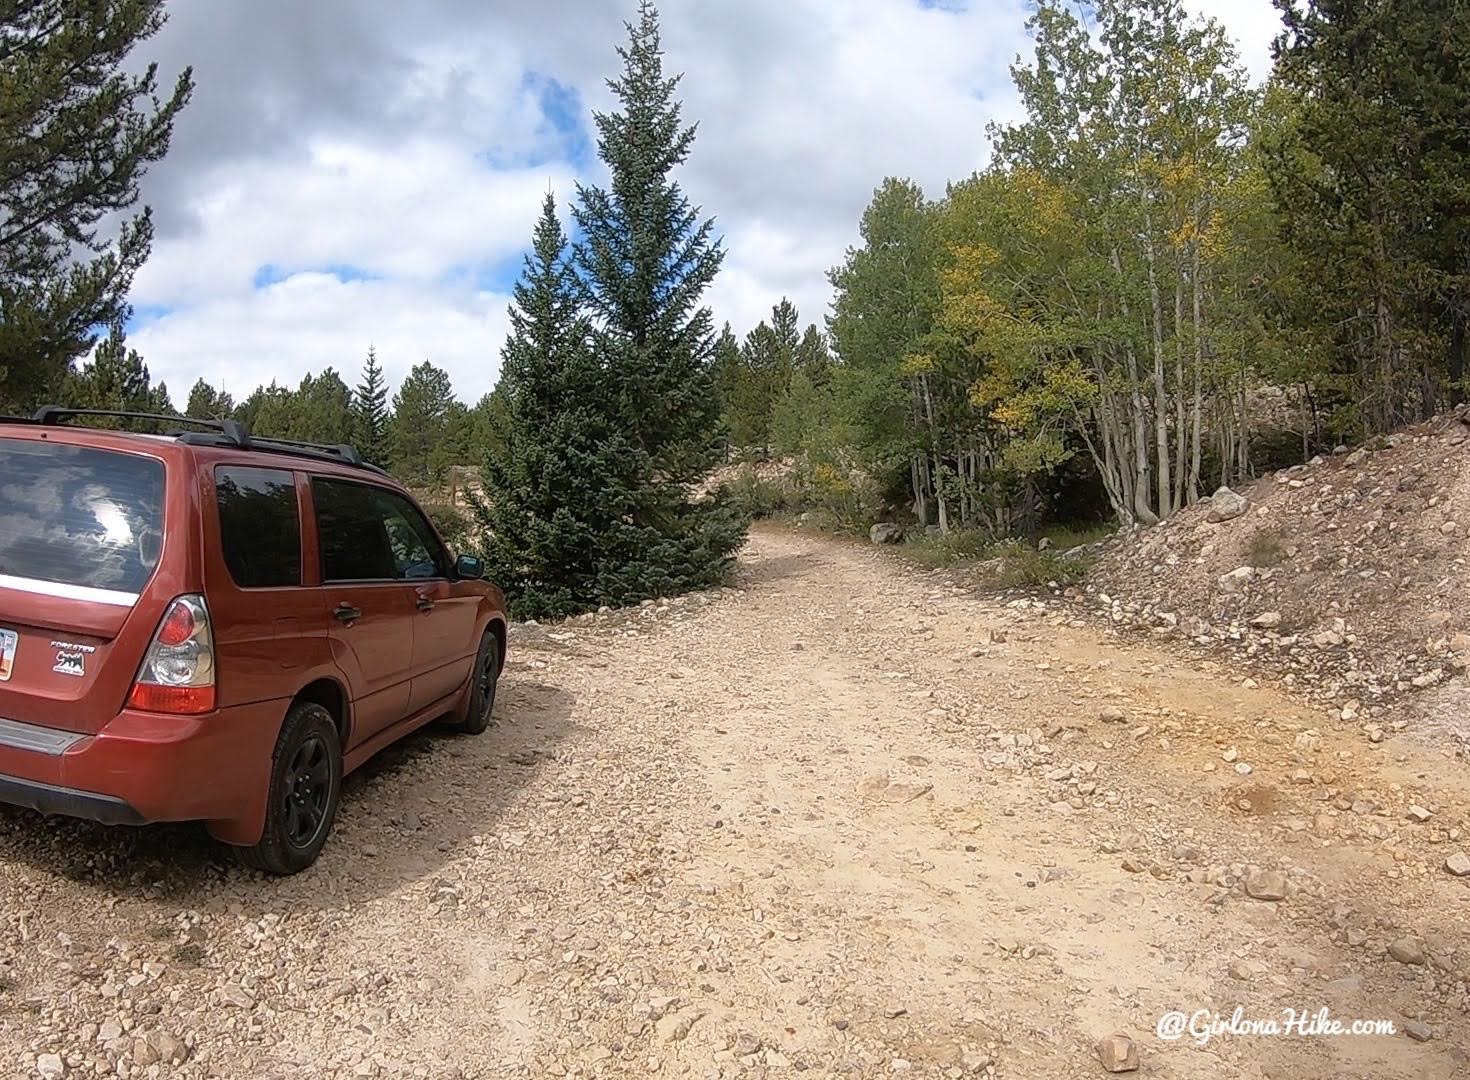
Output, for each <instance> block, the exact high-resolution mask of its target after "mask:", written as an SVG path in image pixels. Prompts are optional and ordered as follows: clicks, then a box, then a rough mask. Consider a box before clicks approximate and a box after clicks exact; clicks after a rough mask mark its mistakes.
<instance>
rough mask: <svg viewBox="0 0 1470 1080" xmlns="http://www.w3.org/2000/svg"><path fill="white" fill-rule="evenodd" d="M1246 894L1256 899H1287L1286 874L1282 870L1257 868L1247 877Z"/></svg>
mask: <svg viewBox="0 0 1470 1080" xmlns="http://www.w3.org/2000/svg"><path fill="white" fill-rule="evenodd" d="M1245 891H1246V895H1247V896H1250V897H1251V898H1252V899H1254V900H1285V899H1286V875H1285V874H1283V873H1282V872H1281V871H1280V870H1255V871H1252V872H1251V873H1250V874H1249V875H1247V876H1246V879H1245Z"/></svg>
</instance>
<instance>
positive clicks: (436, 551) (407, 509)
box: [378, 491, 449, 579]
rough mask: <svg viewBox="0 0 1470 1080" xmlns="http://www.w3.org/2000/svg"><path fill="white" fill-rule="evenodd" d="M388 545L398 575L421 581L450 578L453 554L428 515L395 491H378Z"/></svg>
mask: <svg viewBox="0 0 1470 1080" xmlns="http://www.w3.org/2000/svg"><path fill="white" fill-rule="evenodd" d="M378 501H379V503H380V505H381V506H382V508H383V521H384V524H385V526H386V527H387V529H388V543H389V546H390V547H391V548H392V549H393V559H394V562H395V563H396V564H397V568H398V576H399V577H401V578H408V579H418V578H434V577H448V576H449V555H448V553H447V552H446V551H445V550H444V546H443V545H442V544H440V543H439V538H438V537H437V536H435V535H434V530H433V529H431V528H430V527H429V524H428V522H427V521H425V520H424V515H423V514H422V513H420V512H419V510H418V508H417V507H415V506H414V505H413V504H412V503H411V502H409V501H408V500H407V499H404V498H403V497H401V496H399V495H394V494H392V493H391V492H386V491H380V492H378Z"/></svg>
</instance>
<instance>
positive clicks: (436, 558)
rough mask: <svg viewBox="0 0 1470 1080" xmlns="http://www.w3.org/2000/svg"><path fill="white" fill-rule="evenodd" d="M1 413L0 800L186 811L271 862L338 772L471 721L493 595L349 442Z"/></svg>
mask: <svg viewBox="0 0 1470 1080" xmlns="http://www.w3.org/2000/svg"><path fill="white" fill-rule="evenodd" d="M103 415H108V416H120V415H134V416H136V415H138V414H118V413H94V412H90V411H74V410H63V409H58V408H55V407H48V408H45V409H42V410H41V411H40V412H38V413H37V414H36V415H35V416H34V417H32V418H30V419H28V420H11V419H9V418H0V802H8V803H14V804H18V805H21V806H29V807H32V808H34V809H37V810H41V811H45V812H47V813H60V814H69V815H73V816H76V817H85V818H93V819H95V820H98V821H104V822H114V823H128V824H140V823H143V822H150V821H184V820H202V821H204V822H205V823H206V825H207V826H208V828H209V830H210V832H211V833H212V834H213V835H214V836H216V837H217V838H219V839H220V840H223V841H225V842H227V843H229V844H233V845H236V847H237V849H238V851H239V852H240V855H241V857H242V859H243V861H244V862H246V863H247V864H249V865H251V866H256V867H259V868H260V869H263V870H268V871H271V872H272V873H278V874H289V873H294V872H296V871H297V870H300V869H302V868H303V867H305V866H307V865H309V864H310V863H311V862H312V860H313V859H315V858H316V856H317V853H318V852H319V851H320V850H321V848H322V845H323V843H325V842H326V838H327V834H328V833H329V832H330V831H331V828H332V820H333V818H334V816H335V814H336V810H337V801H338V797H339V795H340V793H341V790H342V777H343V776H344V774H346V773H348V772H350V771H352V769H354V768H356V767H357V766H358V765H361V764H362V763H363V762H364V761H366V760H367V759H368V758H369V757H371V756H372V755H373V754H374V753H376V752H377V751H379V750H381V749H382V748H383V747H385V746H387V745H388V744H389V743H391V742H394V741H395V740H397V739H400V738H402V737H403V736H404V735H407V734H408V733H409V732H411V731H413V730H414V729H415V728H418V727H420V726H422V725H423V724H425V723H427V722H429V721H431V720H436V719H443V720H445V721H447V722H448V723H449V724H450V725H451V726H452V727H454V728H457V729H458V730H460V731H464V732H471V733H477V732H480V731H483V730H484V729H485V727H486V725H487V724H488V723H489V719H490V712H491V709H492V708H493V707H494V704H495V686H496V680H497V678H498V676H499V674H500V671H501V668H502V666H503V664H504V662H505V640H506V639H505V630H506V616H505V602H504V598H503V597H502V596H501V594H500V591H499V590H498V589H496V588H495V586H493V585H490V584H488V583H487V582H484V581H482V580H480V578H481V576H482V574H483V567H482V565H481V563H480V561H479V560H478V559H475V558H473V557H471V556H468V555H461V556H460V557H459V558H458V559H454V558H453V557H451V555H450V553H449V551H448V549H447V548H446V547H445V545H444V542H443V541H442V540H441V539H440V537H439V534H438V533H437V532H436V531H435V530H434V527H433V525H431V524H430V523H429V520H428V518H427V517H425V515H424V513H423V512H422V511H421V510H420V509H419V507H418V506H417V505H416V504H415V503H414V500H413V498H412V497H411V496H410V495H409V493H408V492H407V491H405V490H404V488H403V487H402V486H400V485H399V484H397V483H395V482H394V481H393V480H391V479H389V478H388V476H387V475H386V474H384V473H383V472H382V471H381V470H379V469H376V468H374V467H373V466H371V465H367V464H364V463H363V461H362V460H361V458H359V457H358V455H357V453H356V452H355V451H354V450H353V449H352V448H351V447H347V446H336V447H329V446H319V445H314V444H303V443H288V442H283V441H279V440H272V439H258V438H252V437H250V435H249V434H247V433H246V431H245V430H244V429H243V428H242V427H241V426H240V425H238V424H234V423H231V422H229V421H224V422H220V423H209V422H200V421H193V420H182V419H180V418H177V417H170V418H164V417H146V418H145V419H149V420H152V421H157V422H160V423H162V424H166V425H170V426H171V427H175V428H177V427H179V426H180V425H188V426H192V427H198V428H202V429H204V430H199V431H178V430H173V431H170V432H169V433H168V434H164V435H137V434H128V433H124V432H119V431H102V430H98V429H95V428H85V427H80V426H68V425H66V424H64V423H63V421H65V420H67V419H68V418H71V417H77V416H103Z"/></svg>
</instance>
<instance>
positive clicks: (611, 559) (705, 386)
mask: <svg viewBox="0 0 1470 1080" xmlns="http://www.w3.org/2000/svg"><path fill="white" fill-rule="evenodd" d="M628 31H629V42H628V44H627V45H626V46H625V47H623V48H620V49H619V50H618V51H619V55H620V56H621V57H622V60H623V72H622V75H621V76H620V77H619V78H617V79H614V80H611V81H610V82H609V87H610V88H611V90H612V92H613V94H614V96H615V97H616V98H617V100H618V102H619V105H620V109H619V111H616V112H612V113H598V114H596V115H595V120H596V124H597V129H598V153H599V154H600V156H601V157H602V160H603V161H604V162H605V163H606V164H607V166H608V170H609V172H610V174H611V185H610V188H609V189H602V188H596V187H584V186H579V187H578V189H577V193H578V202H579V205H578V206H577V208H576V211H575V213H576V220H577V224H578V226H579V227H580V229H581V232H582V237H583V238H582V240H581V242H580V243H579V244H578V245H577V246H576V249H575V252H574V263H575V266H576V270H577V275H578V278H579V281H580V286H581V294H582V300H583V303H584V305H585V308H586V310H587V312H588V313H589V315H590V317H591V323H592V327H593V333H592V346H593V350H594V357H595V360H596V363H597V366H598V369H599V370H600V372H601V373H602V379H601V383H600V386H599V388H598V392H597V394H596V398H597V400H596V402H595V407H596V408H597V409H598V410H600V411H601V412H602V413H603V414H604V415H606V417H607V419H608V422H609V425H610V428H611V430H613V431H615V432H617V433H619V434H620V435H621V436H622V437H623V438H625V439H626V441H627V443H628V452H629V459H628V462H627V465H626V475H627V476H628V477H629V482H628V483H627V486H625V487H623V488H622V489H620V490H619V489H616V488H609V489H607V490H606V491H605V495H606V498H607V499H608V500H609V502H610V503H612V504H614V505H616V506H618V507H619V509H620V511H621V513H619V514H618V515H617V516H616V518H615V520H613V521H612V522H611V523H610V528H609V530H608V532H607V533H606V534H604V535H603V536H602V537H601V538H600V541H601V544H602V564H601V567H600V570H599V575H598V592H599V595H600V597H601V598H602V599H604V600H606V601H607V602H614V603H616V602H628V601H632V600H637V599H641V598H645V597H649V596H655V595H660V594H668V593H672V592H677V591H681V590H684V589H689V588H697V587H701V586H706V585H710V584H713V583H714V582H716V581H718V580H720V578H721V577H722V576H723V575H724V573H725V570H726V567H727V566H728V564H729V562H730V560H731V558H732V557H733V553H734V551H735V549H736V548H738V547H739V545H740V544H741V542H742V539H743V531H742V529H741V527H740V525H739V524H738V522H736V521H735V519H734V518H733V516H732V515H731V513H730V512H729V511H728V509H727V508H726V507H724V506H723V505H722V504H720V503H718V502H714V501H705V502H698V503H696V502H691V500H690V498H689V496H688V491H689V489H690V487H691V486H692V485H693V484H694V483H695V482H697V481H698V480H700V479H701V478H703V476H704V475H705V474H706V473H707V472H708V470H709V469H710V468H711V467H712V466H713V465H714V463H715V462H716V461H717V460H718V458H719V455H720V439H719V407H720V403H719V398H718V395H717V394H716V392H715V388H714V384H713V380H712V378H711V373H710V365H711V361H712V354H713V347H714V334H713V323H712V319H711V316H710V313H709V310H708V309H707V308H702V307H700V299H701V297H702V296H703V294H704V292H705V290H706V289H707V288H708V287H709V285H710V283H711V282H712V281H713V280H714V277H715V274H716V273H717V272H718V271H719V268H720V263H721V261H722V259H723V257H724V252H723V251H722V250H721V248H720V245H719V242H718V240H717V239H716V238H715V235H714V221H713V220H712V219H704V220H701V219H700V211H699V209H698V208H697V207H695V206H693V205H691V204H690V202H689V200H688V198H687V197H686V196H685V195H684V193H683V191H682V190H681V189H680V187H679V184H678V183H677V181H675V180H673V179H672V178H671V176H670V174H671V173H672V171H673V170H674V169H675V168H676V167H677V166H679V165H681V164H683V163H684V161H685V160H686V159H687V158H688V156H689V152H690V148H691V147H692V145H693V143H694V129H693V128H692V127H685V126H684V125H683V122H682V120H681V117H680V111H681V106H680V103H679V101H678V100H677V99H676V98H675V96H674V92H675V89H676V88H677V86H678V81H679V80H678V78H665V77H664V73H663V55H662V51H661V46H660V40H659V27H658V14H657V12H656V11H655V9H654V6H653V4H652V3H651V2H650V0H642V2H641V3H640V5H639V12H638V20H637V23H636V25H630V26H629V27H628ZM579 404H580V403H579ZM585 404H588V405H592V404H594V403H593V402H591V401H589V402H586V403H585Z"/></svg>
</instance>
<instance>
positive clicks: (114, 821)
mask: <svg viewBox="0 0 1470 1080" xmlns="http://www.w3.org/2000/svg"><path fill="white" fill-rule="evenodd" d="M0 803H9V804H10V805H12V806H25V807H28V808H30V809H32V810H39V811H41V813H43V814H65V815H66V816H67V817H78V818H88V819H90V820H92V821H100V822H102V823H103V824H104V825H142V824H143V822H144V818H143V815H142V814H140V813H138V811H137V810H136V809H135V808H133V807H132V806H129V805H128V804H127V803H126V802H124V801H123V800H122V799H118V798H115V797H113V796H111V795H98V794H96V793H95V792H91V791H78V790H77V789H76V788H66V787H58V786H56V785H55V784H41V783H38V782H36V781H35V780H22V779H21V778H20V777H17V776H0Z"/></svg>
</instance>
